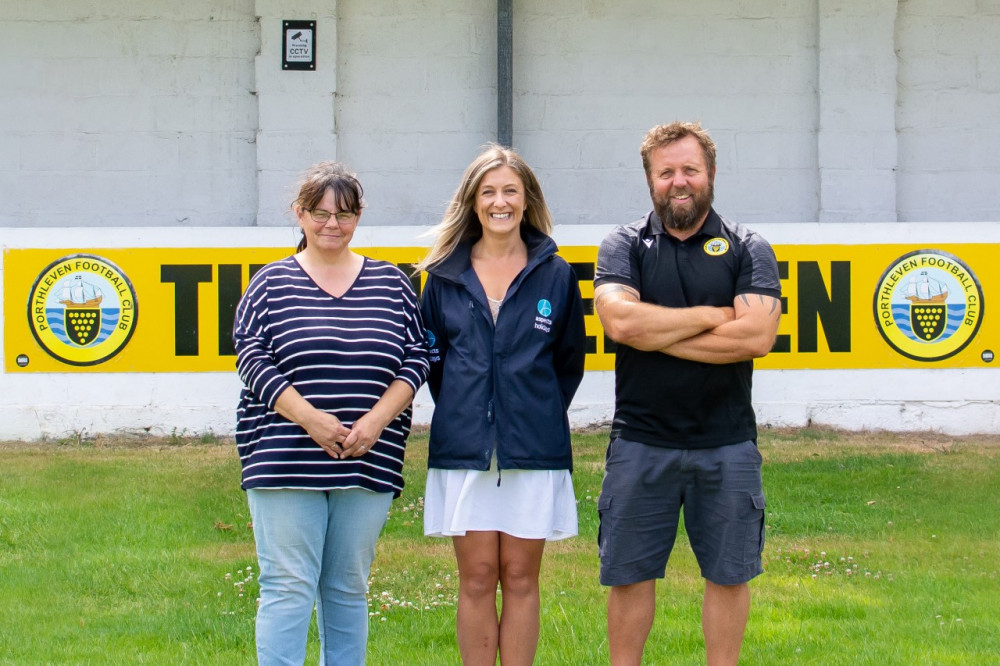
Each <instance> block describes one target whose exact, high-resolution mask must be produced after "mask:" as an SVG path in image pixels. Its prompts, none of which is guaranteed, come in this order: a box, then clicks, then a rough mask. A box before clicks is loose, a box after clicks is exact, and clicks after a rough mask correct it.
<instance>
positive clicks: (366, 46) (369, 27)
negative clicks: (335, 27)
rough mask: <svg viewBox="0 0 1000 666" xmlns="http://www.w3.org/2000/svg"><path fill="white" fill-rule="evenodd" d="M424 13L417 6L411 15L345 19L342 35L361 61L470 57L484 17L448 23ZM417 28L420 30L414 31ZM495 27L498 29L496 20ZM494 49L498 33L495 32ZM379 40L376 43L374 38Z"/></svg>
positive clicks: (343, 42)
mask: <svg viewBox="0 0 1000 666" xmlns="http://www.w3.org/2000/svg"><path fill="white" fill-rule="evenodd" d="M429 19H430V17H428V16H427V15H426V14H424V10H423V9H422V8H421V7H419V6H418V5H413V6H412V7H411V8H410V9H409V11H406V12H404V13H402V14H399V15H393V16H387V15H382V16H351V17H349V16H346V15H345V16H343V18H342V19H341V24H340V28H339V32H340V35H341V40H342V45H343V46H344V47H345V48H346V49H348V50H347V51H346V52H348V53H351V54H354V55H356V56H357V57H367V56H374V55H380V56H384V57H388V58H412V57H413V56H414V55H416V54H419V55H420V56H421V57H427V56H434V55H444V56H451V55H455V54H457V53H467V52H468V51H469V47H470V38H469V36H470V31H471V26H472V25H473V21H474V20H480V17H471V16H468V15H466V16H461V15H458V16H454V17H448V19H447V20H442V21H434V20H429ZM415 24H416V25H419V29H414V28H415ZM493 25H494V26H495V25H496V23H495V19H494V24H493ZM493 35H494V39H493V41H494V47H493V48H494V49H495V48H496V46H495V44H496V37H495V35H496V29H495V28H494V29H493ZM373 36H375V37H376V38H375V39H372V37H373Z"/></svg>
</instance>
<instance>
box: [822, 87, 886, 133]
mask: <svg viewBox="0 0 1000 666" xmlns="http://www.w3.org/2000/svg"><path fill="white" fill-rule="evenodd" d="M821 100H822V101H821V111H820V129H821V130H824V131H825V130H840V129H852V128H858V127H865V128H888V127H893V125H894V123H895V115H896V95H895V92H886V93H880V92H871V93H851V92H848V91H844V92H830V93H827V92H823V93H822V94H821Z"/></svg>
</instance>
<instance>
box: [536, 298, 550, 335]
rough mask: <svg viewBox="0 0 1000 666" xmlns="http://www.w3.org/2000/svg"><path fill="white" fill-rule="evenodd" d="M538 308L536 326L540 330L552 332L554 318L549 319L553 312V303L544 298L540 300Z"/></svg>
mask: <svg viewBox="0 0 1000 666" xmlns="http://www.w3.org/2000/svg"><path fill="white" fill-rule="evenodd" d="M537 309H538V316H537V317H535V328H536V329H537V330H539V331H544V332H545V333H550V332H551V331H552V320H551V319H549V316H550V315H551V314H552V303H550V302H549V301H547V300H546V299H544V298H543V299H541V300H540V301H538V307H537Z"/></svg>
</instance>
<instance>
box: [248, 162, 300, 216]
mask: <svg viewBox="0 0 1000 666" xmlns="http://www.w3.org/2000/svg"><path fill="white" fill-rule="evenodd" d="M308 166H309V165H308V164H305V163H304V164H302V165H301V166H300V167H298V168H295V169H288V170H282V169H261V170H260V171H258V172H257V191H258V192H259V193H260V195H259V199H258V204H257V223H256V226H260V227H289V228H293V229H294V228H296V227H297V226H298V223H297V222H296V221H295V216H294V215H293V214H292V213H291V208H290V207H291V205H292V202H293V201H295V197H296V196H298V193H299V182H300V181H301V179H302V172H303V171H305V169H306V167H308Z"/></svg>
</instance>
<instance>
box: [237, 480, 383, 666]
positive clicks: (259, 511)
mask: <svg viewBox="0 0 1000 666" xmlns="http://www.w3.org/2000/svg"><path fill="white" fill-rule="evenodd" d="M247 501H248V503H249V504H250V516H251V518H252V520H253V532H254V539H255V541H256V542H257V563H258V566H259V567H260V575H259V577H258V582H259V583H260V607H259V608H258V609H257V660H258V663H259V664H260V665H261V666H271V665H272V664H281V665H284V664H295V665H296V666H299V665H301V664H302V663H303V662H304V661H305V658H306V636H307V634H308V631H309V622H310V620H311V619H312V612H313V606H314V605H315V607H316V621H317V624H318V625H319V638H320V646H321V647H320V662H319V663H320V664H321V666H322V665H324V664H325V665H327V666H355V665H357V664H364V663H365V648H366V646H367V643H368V601H367V599H366V598H365V595H366V594H367V592H368V575H369V573H370V572H371V565H372V560H373V559H374V558H375V541H376V540H377V539H378V535H379V533H380V532H381V531H382V527H383V526H385V521H386V515H387V513H388V511H389V506H390V505H391V504H392V493H374V492H371V491H369V490H363V489H361V488H344V489H338V490H331V491H328V492H326V491H320V490H284V489H273V490H272V489H251V490H248V491H247Z"/></svg>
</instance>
